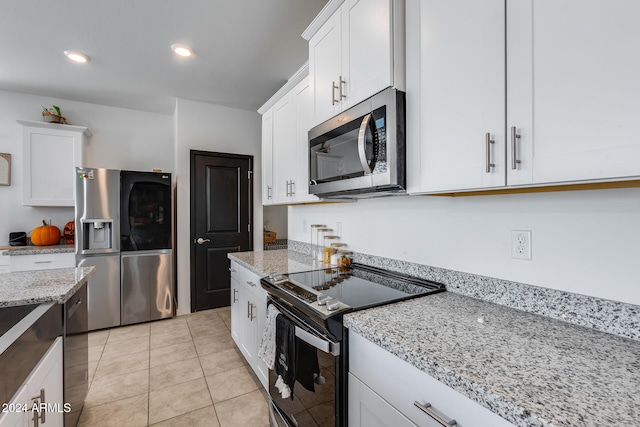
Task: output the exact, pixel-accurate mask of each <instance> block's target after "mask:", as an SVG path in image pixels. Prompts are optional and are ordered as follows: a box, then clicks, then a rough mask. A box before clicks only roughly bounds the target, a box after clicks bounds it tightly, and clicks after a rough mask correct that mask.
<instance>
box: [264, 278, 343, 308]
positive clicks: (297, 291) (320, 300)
mask: <svg viewBox="0 0 640 427" xmlns="http://www.w3.org/2000/svg"><path fill="white" fill-rule="evenodd" d="M265 279H266V280H267V281H268V282H269V283H271V285H273V286H275V287H276V288H278V289H280V290H282V291H284V292H285V293H286V294H287V295H289V296H291V297H292V298H294V300H291V301H290V302H291V303H302V304H304V305H305V306H307V307H308V308H310V309H312V310H314V311H316V312H318V313H319V314H321V315H322V316H323V317H325V318H326V317H329V316H331V315H333V314H335V313H337V312H340V311H345V310H348V309H350V308H351V307H349V306H348V305H346V304H344V303H342V302H340V301H338V300H337V299H336V298H333V297H331V296H329V295H324V294H322V292H318V291H317V290H315V289H312V288H310V287H308V286H305V285H303V284H302V283H298V282H296V281H295V280H292V279H290V278H289V277H287V276H284V275H269V277H266V278H265Z"/></svg>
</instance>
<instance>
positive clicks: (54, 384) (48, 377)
mask: <svg viewBox="0 0 640 427" xmlns="http://www.w3.org/2000/svg"><path fill="white" fill-rule="evenodd" d="M20 408H23V409H26V411H23V410H17V409H20ZM34 408H37V409H38V410H37V411H33V409H34ZM3 409H5V408H3ZM6 411H7V412H4V413H3V414H2V413H0V427H17V426H39V425H46V426H50V427H62V426H63V425H64V396H63V389H62V337H58V338H57V339H56V340H55V341H54V342H53V344H52V345H51V347H50V348H49V350H48V351H47V353H46V354H45V355H44V357H43V358H42V359H40V362H38V365H37V366H36V367H35V368H34V369H33V371H31V374H30V375H29V377H27V379H26V380H25V381H24V383H23V384H22V387H21V388H20V389H19V390H18V392H17V393H16V394H15V395H14V396H13V399H11V401H10V402H9V403H8V406H7V408H6Z"/></svg>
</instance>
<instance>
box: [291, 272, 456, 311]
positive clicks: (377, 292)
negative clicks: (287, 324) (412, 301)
mask: <svg viewBox="0 0 640 427" xmlns="http://www.w3.org/2000/svg"><path fill="white" fill-rule="evenodd" d="M287 277H288V279H289V280H288V281H289V282H290V283H289V284H288V285H287V284H286V282H285V284H284V285H285V286H284V287H285V288H289V289H288V290H289V291H291V292H293V293H296V294H298V297H300V298H302V299H304V300H305V301H306V302H307V303H314V302H316V300H317V297H318V296H321V297H323V298H325V297H326V298H335V299H337V300H338V301H339V302H341V303H342V304H345V305H346V306H348V307H350V308H352V309H363V308H368V307H373V306H376V305H381V304H386V303H390V302H395V301H400V300H403V299H407V298H411V297H415V296H419V295H426V294H430V293H434V292H439V291H443V290H444V289H445V287H444V285H443V284H441V283H437V282H431V281H428V280H423V279H418V278H415V277H410V276H405V275H402V274H399V273H393V272H389V271H386V270H381V269H378V268H374V267H369V266H364V265H360V264H354V265H352V266H351V267H346V268H345V267H335V268H328V269H323V270H315V271H307V272H303V273H292V274H288V275H287ZM291 285H294V286H291ZM295 285H300V286H299V287H298V286H295ZM294 288H298V292H296V290H294ZM300 293H302V295H300Z"/></svg>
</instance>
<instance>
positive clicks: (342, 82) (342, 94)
mask: <svg viewBox="0 0 640 427" xmlns="http://www.w3.org/2000/svg"><path fill="white" fill-rule="evenodd" d="M345 83H347V81H346V80H342V76H340V101H342V99H343V98H346V97H347V95H345V94H344V91H343V90H342V88H343V85H344V84H345Z"/></svg>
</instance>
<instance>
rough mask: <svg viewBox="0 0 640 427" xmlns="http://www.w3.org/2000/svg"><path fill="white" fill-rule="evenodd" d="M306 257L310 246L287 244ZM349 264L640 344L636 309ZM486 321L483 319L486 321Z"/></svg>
mask: <svg viewBox="0 0 640 427" xmlns="http://www.w3.org/2000/svg"><path fill="white" fill-rule="evenodd" d="M288 249H289V250H292V251H295V252H300V253H305V254H310V253H311V245H310V244H309V243H306V242H300V241H297V240H289V245H288ZM353 262H357V263H361V264H365V265H372V266H376V267H380V268H384V269H387V270H391V271H396V272H400V273H404V274H408V275H411V276H416V277H420V278H423V279H428V280H433V281H436V282H440V283H444V284H445V285H446V286H447V290H448V291H449V292H454V293H457V294H462V295H465V296H469V297H473V298H477V299H481V300H485V301H489V302H493V303H496V304H500V305H503V306H507V307H511V308H515V309H518V310H522V311H526V312H529V313H535V314H539V315H542V316H545V317H550V318H553V319H557V320H561V321H565V322H568V323H572V324H575V325H580V326H585V327H589V328H592V329H596V330H599V331H603V332H607V333H610V334H614V335H618V336H621V337H625V338H629V339H633V340H638V341H640V306H637V305H633V304H627V303H623V302H617V301H610V300H605V299H601V298H595V297H591V296H586V295H580V294H574V293H570V292H563V291H559V290H556V289H549V288H544V287H539V286H533V285H528V284H524V283H518V282H511V281H508V280H501V279H495V278H492V277H486V276H479V275H475V274H470V273H464V272H460V271H454V270H447V269H444V268H438V267H431V266H428V265H422V264H416V263H411V262H406V261H400V260H396V259H391V258H384V257H379V256H374V255H368V254H363V253H358V252H354V253H353ZM486 320H487V319H485V321H486Z"/></svg>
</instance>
